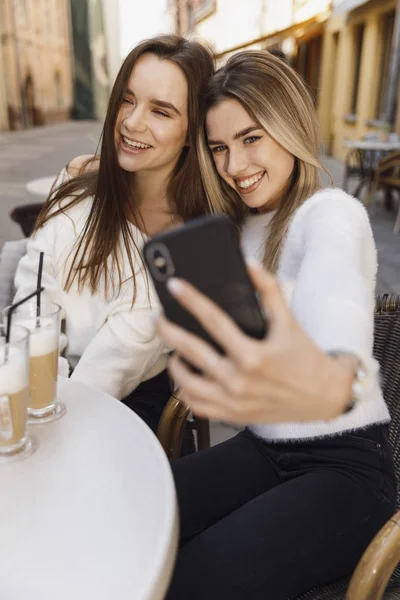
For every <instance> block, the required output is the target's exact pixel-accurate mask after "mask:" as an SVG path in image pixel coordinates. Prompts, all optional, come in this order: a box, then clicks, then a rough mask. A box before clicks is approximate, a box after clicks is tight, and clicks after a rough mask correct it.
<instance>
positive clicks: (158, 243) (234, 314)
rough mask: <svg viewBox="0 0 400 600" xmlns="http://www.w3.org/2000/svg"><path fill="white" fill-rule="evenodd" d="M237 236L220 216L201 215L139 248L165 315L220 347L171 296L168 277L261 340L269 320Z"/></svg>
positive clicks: (229, 222)
mask: <svg viewBox="0 0 400 600" xmlns="http://www.w3.org/2000/svg"><path fill="white" fill-rule="evenodd" d="M238 237H239V236H238V233H237V230H236V228H235V226H234V225H233V223H232V222H231V221H230V219H229V218H228V217H226V216H224V215H218V216H206V217H199V218H196V219H192V220H191V221H188V222H187V223H186V224H185V225H183V226H182V227H180V228H177V229H174V230H171V231H169V232H166V233H163V234H160V235H158V236H156V237H153V238H152V239H151V240H150V241H149V242H147V243H146V244H145V246H144V248H143V252H144V259H145V262H146V265H147V267H148V269H149V272H150V274H151V277H152V280H153V282H154V286H155V288H156V291H157V294H158V297H159V299H160V302H161V304H162V306H163V309H164V313H165V315H166V317H167V318H168V319H169V320H170V321H173V322H174V323H176V324H178V325H180V326H181V327H183V328H184V329H187V330H188V331H190V332H191V333H194V334H195V335H197V336H199V337H201V338H203V339H204V340H205V341H206V342H208V343H209V344H211V345H212V346H213V347H214V348H216V349H217V350H218V351H219V352H222V349H221V348H220V347H219V346H218V344H217V343H216V342H215V340H214V339H213V338H212V337H211V336H210V335H209V334H208V333H207V332H206V331H205V330H204V329H203V327H202V326H201V325H200V323H198V321H196V319H195V318H194V317H193V316H192V315H191V314H190V313H188V312H187V311H186V310H185V309H184V308H183V307H182V306H181V305H180V304H179V303H178V302H177V301H176V300H175V299H174V297H173V296H171V294H170V293H169V291H168V289H167V287H166V283H167V281H168V279H169V278H170V277H178V278H180V279H185V280H186V281H188V282H189V283H191V284H192V285H194V286H195V287H196V288H197V289H198V290H199V291H200V292H202V293H203V294H205V295H206V296H208V297H209V298H210V299H211V300H213V301H214V302H215V303H216V304H218V306H220V307H221V308H222V310H223V311H224V312H226V313H227V314H228V315H229V316H230V317H231V318H232V319H233V321H235V323H236V324H237V325H238V326H239V327H240V329H241V330H242V331H243V332H244V333H246V334H247V335H249V336H251V337H254V338H256V339H262V338H264V337H265V336H266V334H267V329H268V327H267V320H266V317H265V315H264V313H263V311H262V309H261V307H260V304H259V301H258V298H257V295H256V292H255V290H254V287H253V285H252V283H251V280H250V277H249V275H248V272H247V268H246V264H245V262H244V259H243V256H242V252H241V249H240V246H239V240H238Z"/></svg>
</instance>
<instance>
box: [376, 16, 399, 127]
mask: <svg viewBox="0 0 400 600" xmlns="http://www.w3.org/2000/svg"><path fill="white" fill-rule="evenodd" d="M394 20H395V11H394V10H393V11H390V12H389V13H386V14H385V15H384V16H383V18H382V22H381V32H382V38H381V39H382V47H381V56H380V61H379V80H378V86H377V87H378V90H377V96H376V111H375V117H376V118H377V119H384V118H385V115H384V112H385V101H386V92H387V86H388V79H389V66H390V55H391V50H392V40H393V29H394Z"/></svg>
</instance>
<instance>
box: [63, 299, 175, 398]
mask: <svg viewBox="0 0 400 600" xmlns="http://www.w3.org/2000/svg"><path fill="white" fill-rule="evenodd" d="M163 350H164V346H163V344H162V342H161V340H160V339H159V338H158V337H157V336H156V335H155V328H154V325H153V322H152V318H151V310H150V309H147V310H137V309H135V308H133V310H132V309H127V310H123V311H121V312H117V313H114V314H112V315H110V316H109V317H108V319H107V321H106V322H105V323H104V325H103V326H102V327H101V329H99V331H98V332H97V333H96V335H95V337H94V338H93V339H92V341H91V342H90V344H89V345H88V346H87V347H86V348H85V351H84V352H83V354H82V356H81V358H80V360H79V362H78V365H77V366H76V368H75V370H74V372H73V373H72V375H71V379H75V380H77V381H81V382H82V383H86V384H87V385H90V386H91V387H94V388H96V389H99V390H101V391H103V392H106V393H108V394H110V395H111V396H114V397H115V398H118V399H121V398H124V397H125V396H127V395H128V394H129V393H130V392H131V391H132V390H133V389H135V388H136V387H137V386H138V385H139V383H141V381H142V380H143V378H144V375H145V373H147V372H148V371H149V370H150V369H151V368H152V367H153V366H154V365H155V364H156V362H157V361H158V359H159V358H160V356H161V354H162V353H163ZM164 351H165V350H164Z"/></svg>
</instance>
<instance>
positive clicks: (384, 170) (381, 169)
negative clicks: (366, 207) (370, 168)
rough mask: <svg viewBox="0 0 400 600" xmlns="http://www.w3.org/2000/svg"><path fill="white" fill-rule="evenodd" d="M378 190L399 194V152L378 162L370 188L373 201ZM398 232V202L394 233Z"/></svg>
mask: <svg viewBox="0 0 400 600" xmlns="http://www.w3.org/2000/svg"><path fill="white" fill-rule="evenodd" d="M378 189H384V190H385V191H386V193H387V194H388V193H389V194H390V193H391V192H392V191H393V190H396V191H397V192H400V151H396V152H392V153H391V154H388V155H387V156H385V157H384V158H382V160H380V161H379V163H378V165H377V167H376V170H375V177H374V181H373V186H372V194H371V198H372V199H374V198H375V196H376V192H377V191H378ZM399 232H400V201H399V207H398V211H397V218H396V222H395V225H394V233H399Z"/></svg>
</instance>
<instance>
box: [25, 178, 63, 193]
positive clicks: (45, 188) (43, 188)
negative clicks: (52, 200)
mask: <svg viewBox="0 0 400 600" xmlns="http://www.w3.org/2000/svg"><path fill="white" fill-rule="evenodd" d="M56 178H57V175H50V176H49V177H40V178H39V179H32V181H28V183H27V184H26V186H25V187H26V189H27V190H28V192H30V193H31V194H35V196H43V197H44V198H47V196H48V195H49V194H50V190H51V186H52V185H53V183H54V182H55V180H56Z"/></svg>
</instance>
